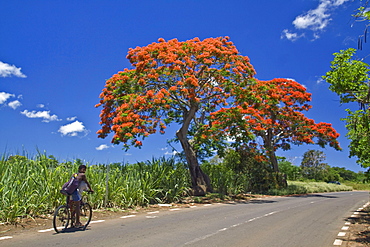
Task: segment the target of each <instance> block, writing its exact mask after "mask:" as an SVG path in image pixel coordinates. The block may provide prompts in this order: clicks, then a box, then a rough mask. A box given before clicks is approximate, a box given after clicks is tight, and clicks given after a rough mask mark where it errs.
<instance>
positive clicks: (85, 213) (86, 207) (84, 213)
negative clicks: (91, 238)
mask: <svg viewBox="0 0 370 247" xmlns="http://www.w3.org/2000/svg"><path fill="white" fill-rule="evenodd" d="M91 217H92V209H91V206H90V204H88V203H83V204H82V205H81V215H80V221H81V224H82V228H83V230H85V229H86V227H87V226H88V225H89V223H90V221H91Z"/></svg>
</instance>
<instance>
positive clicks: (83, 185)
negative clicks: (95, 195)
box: [71, 165, 94, 227]
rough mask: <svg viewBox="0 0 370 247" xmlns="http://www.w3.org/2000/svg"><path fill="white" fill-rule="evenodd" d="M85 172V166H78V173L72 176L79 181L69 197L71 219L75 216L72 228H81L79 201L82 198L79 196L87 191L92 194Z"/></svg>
mask: <svg viewBox="0 0 370 247" xmlns="http://www.w3.org/2000/svg"><path fill="white" fill-rule="evenodd" d="M85 172H86V166H85V165H80V166H79V167H78V173H75V174H73V176H75V177H76V178H77V179H78V180H79V181H80V184H79V186H78V188H77V189H76V190H75V191H74V192H73V193H72V196H71V197H72V201H71V211H72V212H71V213H72V219H73V218H74V216H75V215H76V221H75V225H74V227H80V226H82V224H81V222H80V215H81V212H80V204H81V199H82V196H81V194H82V191H84V190H86V189H88V190H89V191H91V192H94V191H93V190H92V189H91V186H90V184H89V182H88V181H87V178H86V176H85ZM75 209H77V210H75ZM73 223H74V222H72V225H73Z"/></svg>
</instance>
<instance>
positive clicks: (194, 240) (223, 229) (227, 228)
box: [184, 211, 278, 245]
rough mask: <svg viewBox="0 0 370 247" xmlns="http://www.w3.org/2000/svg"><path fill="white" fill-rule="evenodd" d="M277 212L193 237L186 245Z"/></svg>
mask: <svg viewBox="0 0 370 247" xmlns="http://www.w3.org/2000/svg"><path fill="white" fill-rule="evenodd" d="M277 212H278V211H274V212H271V213H268V214H264V215H262V216H259V217H256V218H253V219H250V220H247V221H245V222H242V223H238V224H234V225H231V226H229V227H225V228H222V229H220V230H218V231H216V232H213V233H210V234H207V235H204V236H202V237H199V238H195V239H193V240H191V241H189V242H186V243H185V244H184V245H189V244H194V243H196V242H199V241H201V240H204V239H207V238H209V237H212V236H214V235H216V234H218V233H220V232H223V231H227V230H229V229H232V228H234V227H238V226H241V225H243V224H246V223H248V222H251V221H254V220H257V219H261V218H264V217H268V216H270V215H273V214H275V213H277Z"/></svg>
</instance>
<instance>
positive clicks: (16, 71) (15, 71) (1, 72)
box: [0, 61, 27, 78]
mask: <svg viewBox="0 0 370 247" xmlns="http://www.w3.org/2000/svg"><path fill="white" fill-rule="evenodd" d="M12 75H13V76H16V77H22V78H26V77H27V76H26V75H25V74H23V73H22V72H21V68H17V67H15V66H14V65H10V64H7V63H3V62H1V61H0V77H10V76H12Z"/></svg>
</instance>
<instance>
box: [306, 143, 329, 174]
mask: <svg viewBox="0 0 370 247" xmlns="http://www.w3.org/2000/svg"><path fill="white" fill-rule="evenodd" d="M325 159H326V156H325V154H324V152H322V151H319V150H308V151H306V152H305V153H304V154H303V159H302V162H301V169H302V174H303V176H304V177H305V178H307V179H315V180H323V178H324V175H323V173H324V172H325V170H326V169H327V168H328V165H327V164H326V163H322V161H324V160H325Z"/></svg>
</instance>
